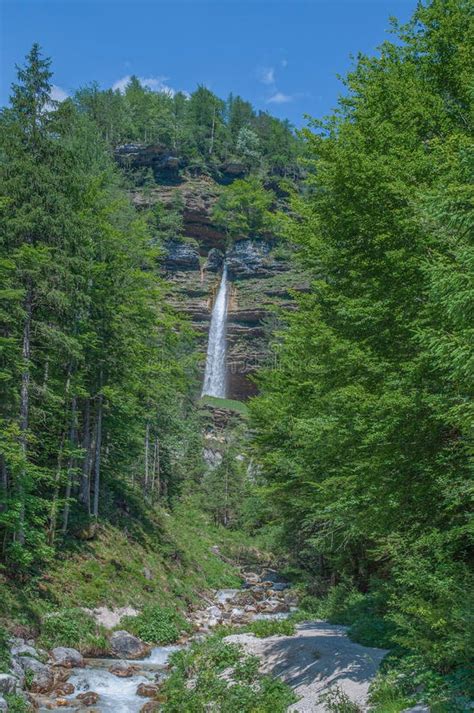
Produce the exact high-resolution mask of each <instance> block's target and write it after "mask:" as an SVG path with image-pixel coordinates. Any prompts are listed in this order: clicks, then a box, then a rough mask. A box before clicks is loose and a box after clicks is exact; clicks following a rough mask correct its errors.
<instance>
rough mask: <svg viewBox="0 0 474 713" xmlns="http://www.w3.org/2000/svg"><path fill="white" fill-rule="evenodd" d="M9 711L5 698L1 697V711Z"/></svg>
mask: <svg viewBox="0 0 474 713" xmlns="http://www.w3.org/2000/svg"><path fill="white" fill-rule="evenodd" d="M7 710H8V704H7V702H6V700H5V699H4V697H3V696H2V695H0V711H7Z"/></svg>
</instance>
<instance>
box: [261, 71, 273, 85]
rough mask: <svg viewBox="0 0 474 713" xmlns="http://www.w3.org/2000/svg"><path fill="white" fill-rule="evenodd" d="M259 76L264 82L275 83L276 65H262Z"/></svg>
mask: <svg viewBox="0 0 474 713" xmlns="http://www.w3.org/2000/svg"><path fill="white" fill-rule="evenodd" d="M258 78H259V79H260V81H261V82H262V84H267V85H269V84H275V68H274V67H260V69H259V70H258Z"/></svg>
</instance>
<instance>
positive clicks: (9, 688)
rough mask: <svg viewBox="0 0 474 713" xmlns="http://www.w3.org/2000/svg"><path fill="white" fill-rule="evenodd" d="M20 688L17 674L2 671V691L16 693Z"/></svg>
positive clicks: (0, 691) (0, 689)
mask: <svg viewBox="0 0 474 713" xmlns="http://www.w3.org/2000/svg"><path fill="white" fill-rule="evenodd" d="M18 688H20V682H19V680H18V678H17V677H16V676H12V675H11V674H10V673H0V693H15V692H16V691H17V689H18Z"/></svg>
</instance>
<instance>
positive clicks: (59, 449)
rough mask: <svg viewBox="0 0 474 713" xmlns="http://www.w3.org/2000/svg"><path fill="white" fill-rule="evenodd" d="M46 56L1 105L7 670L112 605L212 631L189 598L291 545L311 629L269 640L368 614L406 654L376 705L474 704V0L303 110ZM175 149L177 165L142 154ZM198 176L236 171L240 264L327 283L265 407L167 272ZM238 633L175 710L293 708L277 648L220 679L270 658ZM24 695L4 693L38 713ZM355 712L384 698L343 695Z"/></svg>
mask: <svg viewBox="0 0 474 713" xmlns="http://www.w3.org/2000/svg"><path fill="white" fill-rule="evenodd" d="M53 60H54V58H53ZM19 61H20V62H21V64H20V65H19V66H18V68H17V80H16V82H15V83H14V84H13V85H12V87H11V92H10V103H9V105H8V106H6V107H4V108H3V109H2V110H1V114H0V671H4V672H5V673H6V672H8V671H10V660H9V656H10V654H9V643H8V641H9V636H17V637H18V636H20V637H23V638H24V639H25V640H27V639H35V640H38V642H39V644H40V645H41V648H43V649H48V650H49V649H51V648H53V646H73V647H74V648H79V649H80V650H81V651H83V652H84V653H86V654H87V653H89V655H105V654H106V652H107V651H108V646H109V645H108V643H107V637H106V633H105V632H104V631H103V630H102V629H100V628H99V629H98V628H97V627H95V626H94V625H93V622H92V620H89V619H87V617H85V616H84V615H81V613H80V609H79V608H80V607H83V606H85V607H97V606H105V605H107V606H111V607H113V606H122V607H126V606H130V605H133V606H134V607H138V609H139V610H140V611H141V612H142V613H141V614H140V615H139V616H137V617H136V618H135V619H134V621H133V622H132V623H130V622H129V626H130V631H132V633H133V634H137V635H138V636H141V638H143V639H144V640H145V641H147V642H148V643H153V642H155V643H165V644H168V643H171V642H174V641H176V640H178V639H179V636H180V634H179V632H180V630H181V629H183V627H184V629H186V626H187V624H186V623H185V622H184V619H182V620H181V619H180V620H179V621H178V620H177V619H176V616H177V615H176V614H173V616H171V614H170V611H171V610H177V611H179V612H181V613H180V615H179V616H181V617H185V615H186V611H187V610H188V609H190V608H191V609H192V607H196V606H197V604H196V602H197V601H198V600H199V596H200V595H201V594H203V593H204V592H206V591H210V590H215V589H218V588H222V587H226V586H227V587H229V586H234V585H236V584H237V585H238V582H239V577H238V572H237V570H236V569H235V562H236V561H237V562H239V563H240V564H242V563H244V565H245V566H246V567H247V569H249V568H250V569H252V567H256V566H257V564H258V562H260V561H261V560H262V557H264V558H265V557H267V559H268V557H269V558H270V559H271V561H272V563H273V564H274V566H275V567H276V568H277V569H279V570H281V571H282V572H283V573H284V575H285V577H286V578H288V580H290V581H291V583H292V587H293V588H294V589H295V591H297V592H298V596H299V604H298V607H299V609H298V611H295V612H294V613H293V614H292V615H291V616H290V620H289V621H290V622H291V624H290V623H289V624H288V631H286V630H285V627H284V626H283V629H282V631H281V632H279V631H277V630H276V629H275V631H274V630H273V629H272V626H270V625H269V631H268V634H269V635H271V634H272V633H275V634H277V633H282V634H291V633H292V632H293V631H294V626H295V625H298V623H299V622H303V621H307V620H308V619H323V620H325V621H329V622H331V623H335V624H343V625H345V626H347V627H349V628H348V635H349V637H350V638H351V639H352V640H353V641H355V642H358V643H360V644H362V645H364V646H368V647H380V648H383V649H386V650H388V654H387V655H386V656H385V658H384V660H383V663H382V665H381V668H380V671H379V673H378V674H377V676H376V677H375V678H374V680H373V681H372V683H371V686H370V694H369V702H370V706H371V707H370V710H373V711H375V713H397V712H398V711H400V712H401V711H404V710H406V709H408V708H409V707H410V705H415V704H416V703H421V704H424V705H427V706H428V707H427V708H426V710H431V711H434V712H435V713H451V712H454V713H455V712H456V711H460V712H462V711H467V710H470V709H471V707H472V700H473V699H474V661H473V655H472V652H473V650H474V620H473V611H474V574H473V569H472V563H473V520H472V512H473V509H472V506H473V490H474V488H473V460H472V458H473V438H474V406H473V396H474V181H473V179H474V141H473V122H474V18H473V8H472V5H471V3H470V2H469V1H468V0H430V1H429V2H427V3H426V4H420V5H419V6H418V9H417V10H416V12H415V13H414V15H413V17H412V19H411V20H410V21H409V22H408V23H407V24H399V23H397V21H396V20H393V21H392V39H391V40H390V41H388V40H387V41H385V42H383V44H381V45H380V47H379V50H378V52H377V53H376V54H375V55H372V56H366V55H362V54H361V55H359V56H358V57H357V58H356V59H355V60H354V62H353V66H352V70H351V71H350V72H349V73H348V74H347V76H346V77H345V78H344V79H343V87H342V90H341V97H340V99H339V102H338V105H337V107H336V108H335V109H334V111H333V113H332V114H331V115H329V116H326V117H325V118H322V119H315V118H308V119H307V121H306V125H305V128H303V129H301V130H296V129H295V128H294V127H293V126H292V125H291V124H290V123H289V122H287V121H282V120H280V119H278V118H275V117H274V116H272V115H270V114H269V113H267V112H262V111H257V110H256V109H255V108H254V107H253V106H252V104H251V103H250V102H248V101H246V100H244V99H243V98H241V97H240V96H237V95H230V96H229V97H228V98H227V99H225V100H223V99H221V98H219V97H218V96H216V95H215V94H214V93H213V92H212V91H211V90H210V89H208V88H206V87H205V86H204V85H202V86H198V87H197V89H196V90H195V91H194V92H192V93H191V94H189V95H188V94H185V93H183V92H177V93H167V92H156V91H152V90H151V89H148V88H147V87H146V86H143V85H142V84H141V83H140V80H139V79H138V78H137V77H135V76H132V77H131V79H130V81H129V83H128V85H127V86H126V87H125V89H124V90H123V91H119V90H112V89H105V90H104V89H101V88H100V87H99V85H98V84H96V83H91V84H90V85H88V86H85V87H82V88H80V89H78V90H77V92H76V93H75V94H74V95H73V96H72V97H70V98H68V99H66V100H65V101H62V102H61V103H59V102H57V101H54V100H53V99H52V96H51V91H52V82H53V68H54V64H53V61H52V60H51V59H50V58H48V54H47V48H45V50H44V51H43V49H42V48H41V47H40V46H39V45H38V44H35V45H33V47H32V48H31V50H30V52H29V53H28V55H27V57H26V58H25V60H24V61H21V57H20V58H19ZM147 146H159V148H160V152H161V153H160V155H162V156H164V157H165V160H166V162H167V163H166V165H167V166H170V165H171V166H172V172H171V173H172V175H171V174H170V173H169V171H168V173H166V171H165V173H163V171H162V170H161V169H160V168H157V167H156V165H155V166H154V168H153V169H151V168H150V167H147V166H143V165H137V164H134V163H133V161H129V162H127V161H123V160H117V156H118V155H119V154H120V151H123V149H124V147H125V148H126V147H129V148H130V147H131V148H130V150H135V149H134V148H133V147H135V148H136V147H147ZM229 167H231V168H229ZM167 170H168V169H167ZM165 174H166V175H165ZM170 175H171V179H170ZM196 180H197V181H201V182H203V181H204V182H208V183H206V184H205V185H210V186H211V187H212V190H213V191H214V190H215V191H216V195H217V196H218V198H217V200H216V202H215V205H214V207H213V209H212V214H211V218H210V220H211V223H212V225H211V227H212V229H213V230H221V231H222V232H223V234H224V236H225V250H226V254H227V253H229V252H231V251H232V250H233V249H234V247H235V245H237V244H238V243H239V241H242V240H244V239H247V238H252V240H254V241H255V244H257V245H259V244H260V245H263V244H266V242H265V241H270V243H271V245H272V246H273V245H276V247H275V248H273V247H272V249H274V250H275V251H277V252H278V254H279V255H280V256H282V257H281V259H284V260H288V261H290V262H291V265H292V266H293V267H292V269H293V270H295V271H296V272H297V273H298V274H304V275H305V276H308V285H307V287H305V289H302V290H294V289H288V291H289V293H291V299H292V300H293V303H294V306H293V307H292V308H291V309H283V310H282V309H277V308H276V309H275V310H274V314H273V317H272V319H271V320H268V323H265V330H264V331H265V338H266V339H267V340H268V343H269V350H270V353H271V358H270V359H268V360H267V363H266V364H265V365H263V366H262V367H261V368H259V369H258V370H257V372H256V375H255V376H254V377H253V378H254V381H255V383H256V389H257V390H258V391H257V394H256V395H255V396H252V397H251V398H250V399H249V400H248V401H246V402H245V403H243V402H240V401H232V400H228V401H227V402H223V401H222V400H221V401H219V400H213V399H212V397H209V398H207V399H206V398H204V399H202V398H201V386H202V361H203V358H204V357H205V354H203V351H205V347H204V348H203V343H202V340H200V338H199V334H198V333H197V332H196V330H195V329H194V328H193V325H192V324H191V320H190V319H189V316H188V315H187V314H185V313H184V312H183V311H182V310H180V309H179V307H177V306H176V303H175V302H174V299H173V295H174V286H173V283H172V281H171V280H170V279H169V275H168V274H167V272H166V270H165V269H164V264H165V261H166V256H167V250H168V247H167V246H168V244H169V241H177V242H178V243H181V244H182V245H184V246H185V247H186V248H187V249H196V250H198V249H199V245H198V241H196V239H195V238H192V237H189V236H187V235H186V220H187V217H186V206H185V205H184V203H183V199H182V197H180V195H181V194H179V191H178V192H176V193H172V194H170V195H172V200H169V201H167V202H166V201H165V202H163V201H160V200H158V201H156V200H155V202H154V203H150V202H148V203H147V202H146V201H147V200H148V198H147V196H150V195H154V193H153V192H154V191H156V190H158V188H159V187H160V185H161V184H163V182H164V181H169V183H170V185H171V189H172V190H174V186H175V185H176V186H179V185H181V184H183V183H184V184H185V185H188V183H189V182H190V185H195V184H194V183H193V181H196ZM137 192H138V193H139V195H141V196H144V197H145V199H144V203H145V204H144V205H137V202H136V200H133V197H134V196H136V194H137ZM196 246H197V247H196ZM201 257H202V260H201V267H200V269H201V275H202V270H203V269H204V267H205V265H204V259H205V257H206V256H205V255H203V253H202V252H201ZM201 257H200V258H199V259H201ZM285 290H286V287H285ZM214 296H215V295H214ZM220 409H224V412H225V413H227V417H228V421H227V426H226V429H225V435H224V436H222V437H221V442H220V446H219V447H220V448H221V455H220V460H219V461H218V464H217V467H214V468H212V469H209V467H208V464H206V460H205V458H204V456H203V452H204V449H205V448H207V447H208V446H206V443H207V441H206V436H207V435H208V434H209V433H210V431H212V428H213V425H212V424H213V423H214V422H215V418H216V416H215V414H216V411H217V412H219V410H220ZM229 414H230V417H229ZM242 454H243V455H242ZM213 547H214V548H216V547H217V549H218V550H220V552H221V553H223V554H222V557H219V558H217V559H216V558H214V559H212V557H210V555H209V551H210V548H213ZM262 553H265V554H264V555H263V554H262ZM265 561H266V560H265ZM148 570H151V571H152V572H153V576H154V579H151V578H150V577H148V575H147V572H148ZM144 572H145V574H144ZM51 617H53V619H54V617H56V618H55V619H54V621H55V622H56V624H55V625H52V624H51V621H53V619H51ZM173 617H174V618H173ZM281 626H282V625H281ZM163 627H164V629H163ZM166 627H168V628H166ZM292 627H293V628H292ZM125 628H127V627H125ZM163 630H166V632H167V633H166V635H163ZM157 631H158V633H156V632H157ZM150 632H151V633H150ZM170 632H171V633H170ZM226 633H227V634H228V633H229V632H228V631H227V630H226V631H225V632H223V633H222V634H221V635H220V636H224V635H226ZM168 634H169V636H168ZM257 635H259V634H257ZM216 637H217V638H212V637H211V638H210V639H209V640H208V642H207V643H206V642H204V643H203V644H201V647H202V648H201V649H200V648H199V647H197V648H196V650H194V649H191V652H194V653H188V652H187V653H186V654H185V655H184V654H183V657H182V658H181V659H180V660H179V661H178V663H177V664H176V668H174V669H173V674H172V676H171V678H170V679H169V682H167V683H166V684H165V689H166V690H165V693H164V694H163V695H162V696H161V698H160V701H159V705H160V707H156V708H152V707H150V708H148V709H147V710H149V711H152V710H164V711H167V712H168V713H172V712H174V711H189V712H190V713H194V712H196V713H199V711H205V710H210V709H212V710H216V711H223V713H239V711H248V712H249V713H251V712H253V713H273V711H285V710H286V709H287V707H288V706H289V705H290V704H291V703H292V702H293V699H292V698H291V693H290V692H289V689H288V688H287V687H286V686H284V685H283V684H280V683H279V682H278V681H277V682H276V683H275V680H273V679H268V680H267V679H262V680H264V682H263V683H262V684H261V685H262V688H261V689H259V690H261V694H260V698H259V696H255V695H254V694H252V692H251V691H252V685H254V689H253V690H254V691H255V685H256V684H255V683H252V682H254V681H255V680H256V679H255V678H252V676H253V677H255V676H257V673H256V671H255V670H253V669H252V671H253V673H249V671H250V669H251V668H252V664H251V663H248V662H247V667H248V671H247V669H242V670H244V673H242V674H241V679H239V680H241V681H242V684H241V685H242V691H243V692H241V693H240V694H239V696H240V697H239V696H237V697H236V695H235V691H234V692H233V693H232V687H229V688H228V689H225V691H224V690H223V689H222V690H221V688H222V687H221V682H219V681H220V679H219V680H218V679H217V678H216V679H214V678H212V675H213V674H212V673H211V672H212V670H214V669H216V670H223V669H225V668H226V666H227V665H229V666H230V665H237V667H238V666H239V665H241V666H242V667H244V663H241V664H236V663H235V661H234V660H233V659H232V656H231V657H230V659H229V661H228V663H225V662H226V661H227V659H226V656H227V657H228V656H230V654H229V649H225V646H224V644H223V643H222V642H221V639H219V635H217V634H216ZM206 647H207V648H206ZM186 651H187V650H186ZM186 656H187V657H188V658H186ZM231 659H232V660H231ZM236 660H237V659H236ZM223 662H224V663H223ZM221 664H222V667H221V669H219V666H221ZM224 664H225V665H224ZM200 667H201V668H200ZM206 667H207V668H206ZM191 670H193V671H202V677H203V681H204V684H203V691H202V692H199V691H198V693H199V695H198V693H196V692H193V693H191V692H189V690H188V689H189V686H188V687H187V688H186V686H187V683H186V676H189V675H190V674H189V671H191ZM1 675H3V674H0V678H1ZM196 675H198V674H196ZM27 678H28V677H27ZM0 684H1V682H0ZM239 685H240V684H239ZM27 687H28V686H27ZM198 689H199V686H198ZM30 690H34V689H31V686H30ZM186 691H187V692H186ZM2 692H3V693H5V696H6V698H5V700H6V701H7V704H8V705H9V707H8V708H3V709H2V708H1V706H0V710H11V711H17V712H18V713H21V712H22V711H28V710H32V708H31V707H30V706H31V705H32V700H30V698H28V695H26V696H25V695H23V694H20V693H19V692H18V691H17V692H16V693H12V691H10V690H7V689H3V688H2V687H1V685H0V698H1V696H2ZM336 699H337V700H336ZM216 701H217V703H216ZM213 702H214V703H213ZM7 704H6V705H7ZM156 705H157V706H158V703H157V704H156ZM210 705H211V706H212V705H214V708H209V706H210ZM295 705H296V709H295V710H297V704H295ZM351 706H352V707H351ZM81 710H82V709H81ZM133 710H135V709H133ZM137 710H138V709H137ZM143 710H145V708H144V709H143ZM327 710H328V711H330V712H331V711H334V712H335V713H337V712H338V711H339V713H357V711H361V710H366V708H359V707H358V706H357V705H356V704H355V703H352V702H351V701H350V700H349V699H347V697H346V696H345V694H343V693H341V694H340V695H339V697H338V696H335V698H334V700H332V699H331V701H329V699H328V702H327ZM423 710H425V709H423Z"/></svg>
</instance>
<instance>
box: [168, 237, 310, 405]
mask: <svg viewBox="0 0 474 713" xmlns="http://www.w3.org/2000/svg"><path fill="white" fill-rule="evenodd" d="M184 253H185V254H186V265H184V266H183V259H184V258H183V254H184ZM225 259H226V261H227V266H228V275H229V280H230V296H229V306H228V319H227V378H228V397H229V398H232V399H238V400H245V399H246V398H248V397H249V396H251V395H252V394H254V393H256V386H255V384H254V382H253V380H252V374H253V373H254V372H255V370H256V369H257V368H258V367H259V366H261V365H262V364H264V363H266V362H267V361H268V357H269V350H268V340H269V335H270V323H271V321H272V314H273V312H274V310H275V308H278V307H280V308H281V307H285V308H291V306H292V297H291V291H292V290H295V289H296V290H305V289H306V288H307V283H306V281H305V280H304V278H302V277H301V275H299V274H298V272H297V271H296V269H295V268H294V267H293V266H292V265H291V263H290V261H289V260H288V257H284V256H283V255H280V254H279V252H278V248H277V247H276V246H275V245H272V244H271V243H268V242H262V241H256V240H250V239H248V240H240V241H238V242H236V243H235V245H234V246H233V247H232V248H231V249H230V250H228V251H227V252H226V253H225ZM223 260H224V252H223V251H220V250H217V249H215V248H214V249H212V250H211V251H210V252H209V253H208V255H207V258H204V257H202V256H199V250H198V249H197V248H196V247H191V246H181V247H180V248H179V249H176V246H174V245H173V246H171V247H170V251H169V252H168V255H167V258H166V261H165V263H164V265H165V269H166V273H167V277H168V279H170V280H171V282H172V283H173V284H174V287H175V304H176V306H177V307H178V309H180V310H182V311H183V312H185V313H186V314H187V315H189V317H190V318H191V321H192V323H193V325H194V327H195V329H196V330H197V331H198V333H199V334H200V335H201V337H202V343H203V353H205V348H206V341H207V333H208V329H209V321H210V317H211V311H212V305H213V301H214V297H215V295H216V292H217V289H218V287H219V283H220V278H221V269H222V263H223ZM202 368H203V370H204V363H203V366H202Z"/></svg>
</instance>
